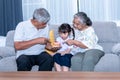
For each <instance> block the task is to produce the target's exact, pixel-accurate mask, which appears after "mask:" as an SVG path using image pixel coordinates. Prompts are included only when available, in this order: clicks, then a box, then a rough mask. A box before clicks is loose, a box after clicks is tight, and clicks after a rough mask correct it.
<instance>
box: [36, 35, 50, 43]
mask: <svg viewBox="0 0 120 80" xmlns="http://www.w3.org/2000/svg"><path fill="white" fill-rule="evenodd" d="M36 40H37V42H38V44H47V43H48V42H49V40H48V39H47V38H44V37H40V38H37V39H36Z"/></svg>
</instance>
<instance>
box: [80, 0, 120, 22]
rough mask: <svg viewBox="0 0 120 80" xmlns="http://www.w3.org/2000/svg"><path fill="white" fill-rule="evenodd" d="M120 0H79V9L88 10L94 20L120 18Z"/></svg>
mask: <svg viewBox="0 0 120 80" xmlns="http://www.w3.org/2000/svg"><path fill="white" fill-rule="evenodd" d="M119 3H120V0H79V11H83V12H86V13H87V14H88V15H89V17H90V18H91V19H92V20H93V21H114V20H119V19H120V16H119V14H120V10H119Z"/></svg>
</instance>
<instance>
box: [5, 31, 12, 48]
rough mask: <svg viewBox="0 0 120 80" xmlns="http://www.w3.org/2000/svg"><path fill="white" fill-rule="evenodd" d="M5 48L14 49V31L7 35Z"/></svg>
mask: <svg viewBox="0 0 120 80" xmlns="http://www.w3.org/2000/svg"><path fill="white" fill-rule="evenodd" d="M6 46H10V47H14V30H11V31H9V32H8V33H7V36H6Z"/></svg>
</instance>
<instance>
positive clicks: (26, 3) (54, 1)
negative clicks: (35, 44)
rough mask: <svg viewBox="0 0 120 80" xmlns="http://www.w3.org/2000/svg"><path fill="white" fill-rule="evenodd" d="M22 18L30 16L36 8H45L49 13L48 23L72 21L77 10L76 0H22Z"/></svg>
mask: <svg viewBox="0 0 120 80" xmlns="http://www.w3.org/2000/svg"><path fill="white" fill-rule="evenodd" d="M22 1H23V17H24V20H27V19H29V18H30V17H32V14H33V11H34V9H36V8H40V7H44V8H46V9H47V10H48V11H49V13H50V15H51V20H50V24H62V23H70V24H71V23H72V19H73V15H74V14H75V13H76V12H77V0H22Z"/></svg>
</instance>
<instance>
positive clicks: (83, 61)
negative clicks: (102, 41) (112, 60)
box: [66, 12, 104, 71]
mask: <svg viewBox="0 0 120 80" xmlns="http://www.w3.org/2000/svg"><path fill="white" fill-rule="evenodd" d="M91 26H92V21H91V20H90V18H89V17H88V16H87V15H86V14H85V13H84V12H78V13H76V14H75V15H74V19H73V27H74V30H75V39H74V40H71V39H69V40H67V41H66V43H67V44H68V45H73V46H74V48H73V49H72V51H71V52H72V54H73V55H74V56H73V57H72V61H71V62H72V69H73V70H74V71H78V70H80V71H93V70H94V66H95V65H96V64H97V62H98V61H99V59H100V58H101V57H102V56H103V55H104V52H103V48H102V47H101V46H100V45H98V43H97V42H98V37H97V35H96V34H95V32H94V29H93V27H91ZM78 62H79V63H78Z"/></svg>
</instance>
